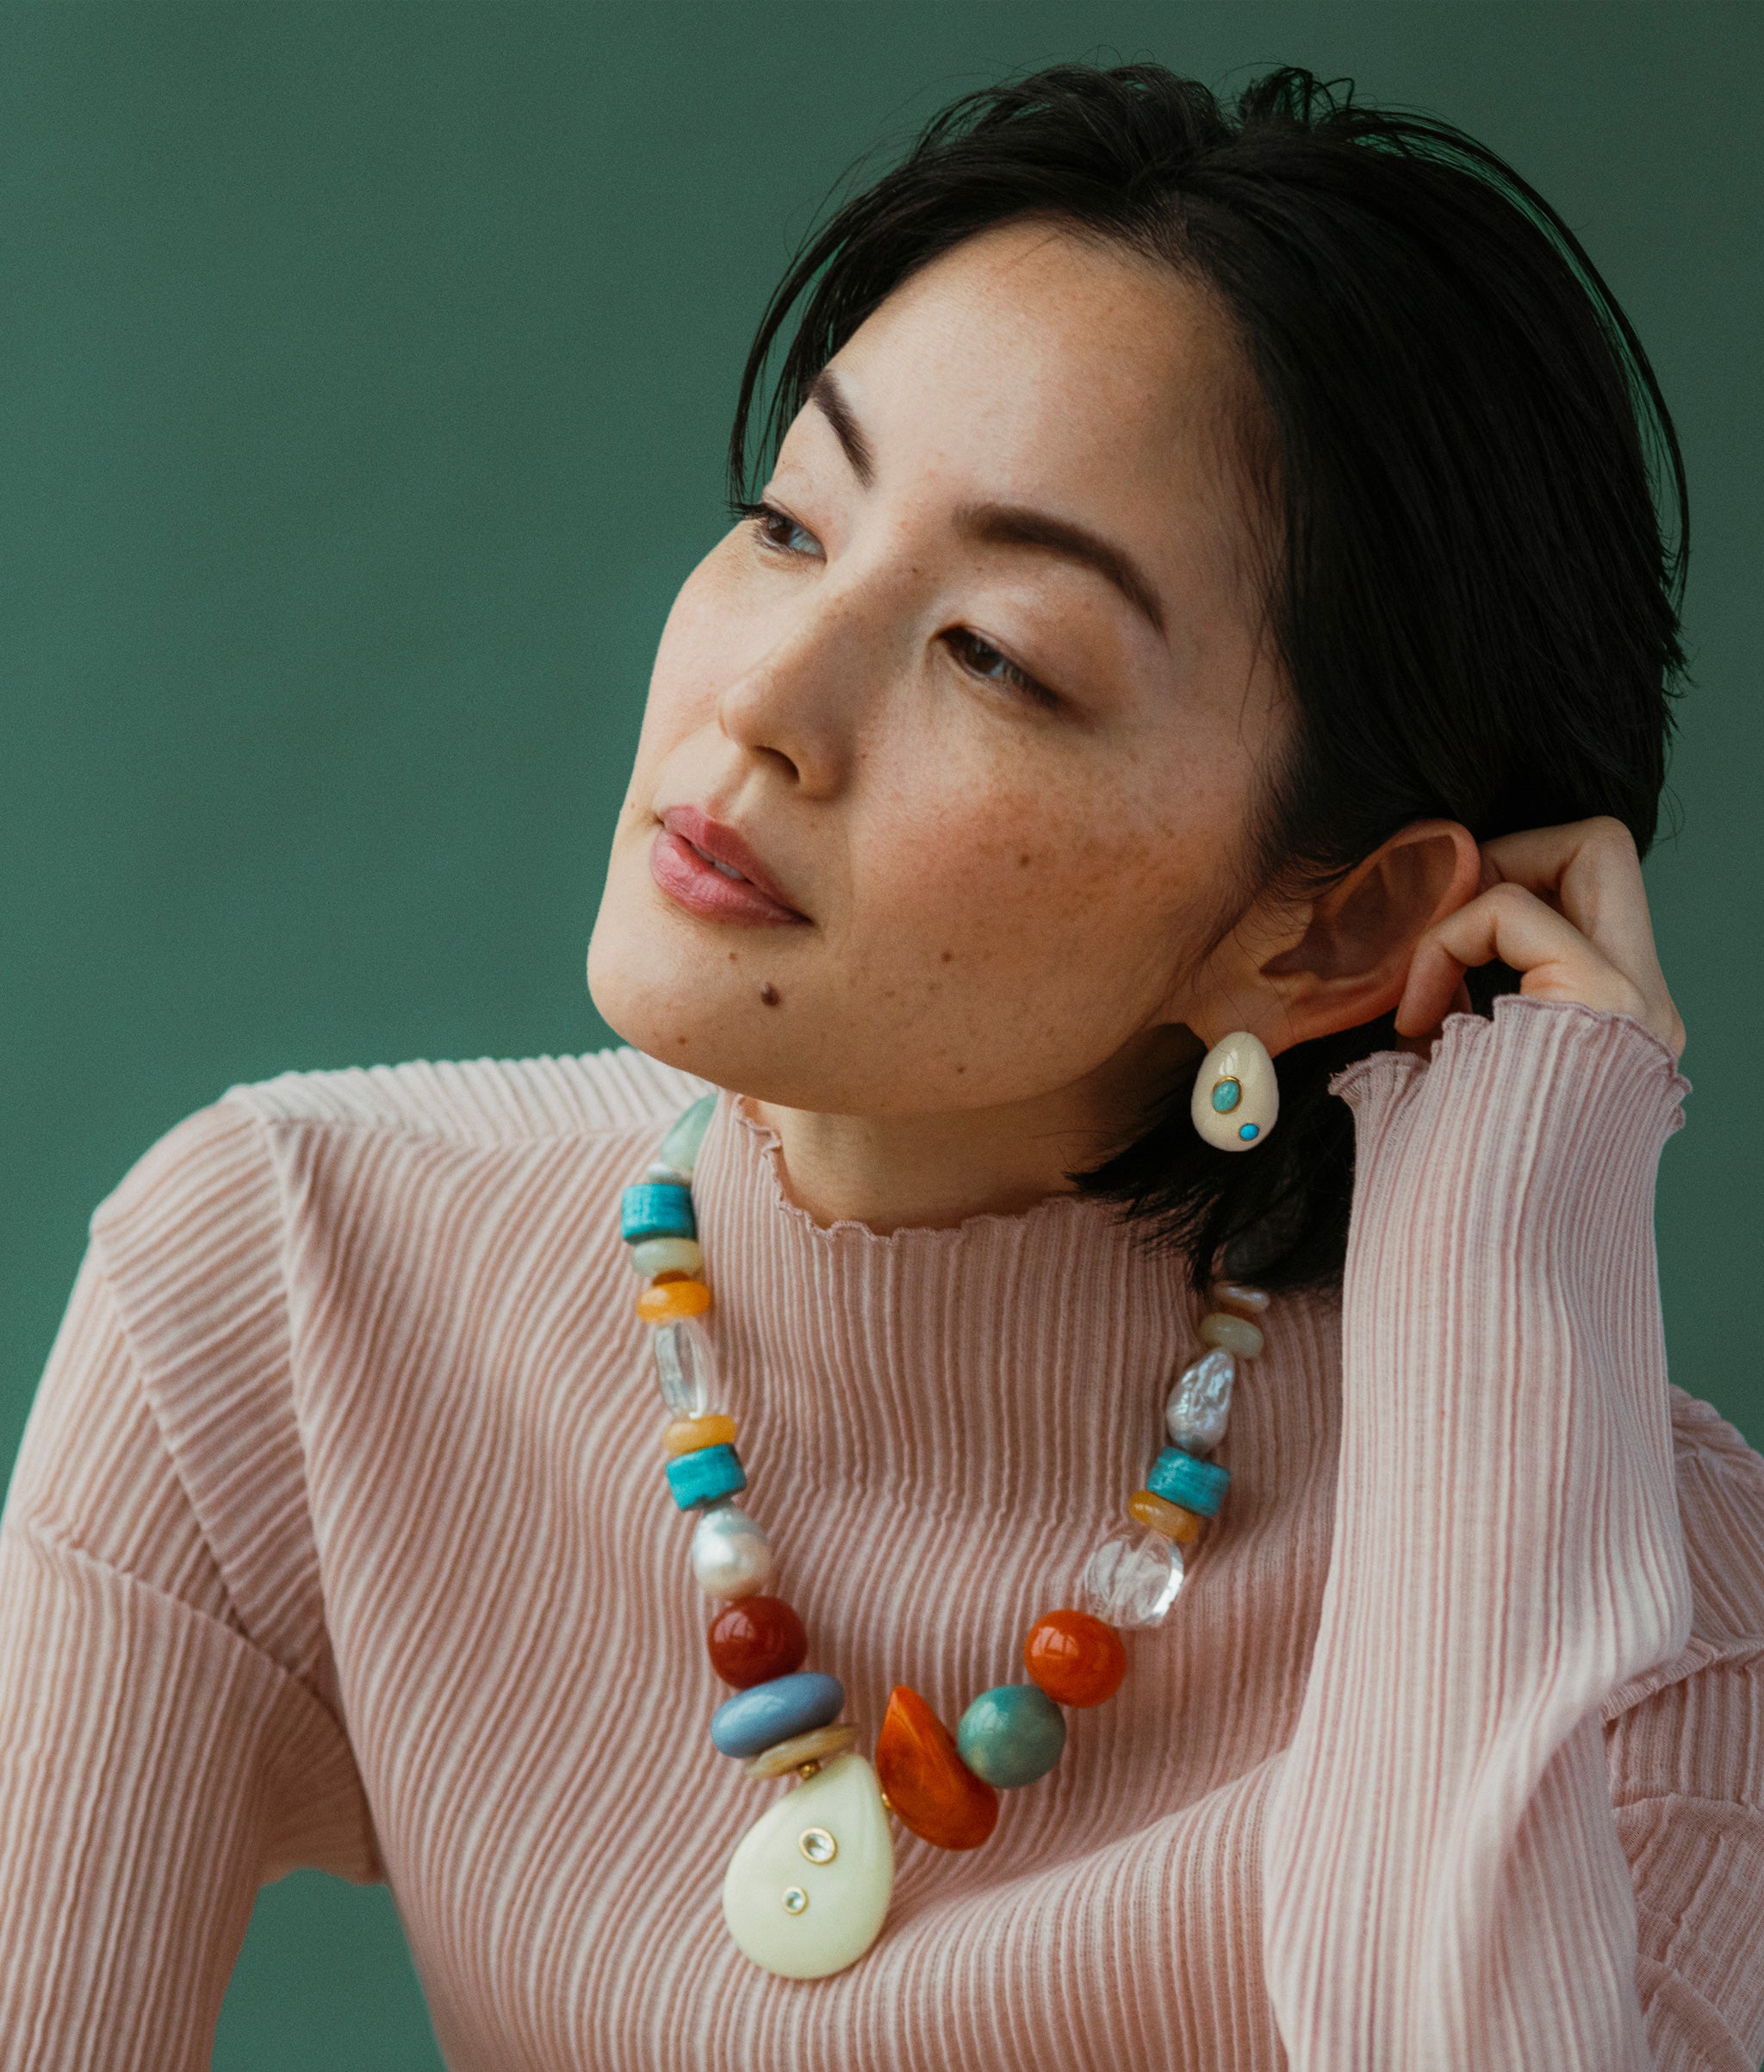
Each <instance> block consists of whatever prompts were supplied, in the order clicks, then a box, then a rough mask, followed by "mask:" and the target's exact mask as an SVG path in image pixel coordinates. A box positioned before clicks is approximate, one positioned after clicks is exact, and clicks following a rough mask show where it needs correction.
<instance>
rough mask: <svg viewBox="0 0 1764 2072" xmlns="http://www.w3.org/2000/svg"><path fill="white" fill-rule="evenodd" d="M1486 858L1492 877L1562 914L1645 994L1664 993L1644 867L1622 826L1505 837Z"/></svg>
mask: <svg viewBox="0 0 1764 2072" xmlns="http://www.w3.org/2000/svg"><path fill="white" fill-rule="evenodd" d="M1482 857H1483V863H1484V867H1485V870H1486V871H1492V872H1493V873H1494V874H1496V875H1498V876H1499V877H1500V878H1501V879H1502V880H1506V881H1507V882H1508V883H1511V884H1517V885H1522V886H1524V887H1525V889H1526V891H1527V892H1533V893H1537V895H1538V896H1539V898H1541V899H1544V900H1545V901H1547V902H1548V904H1550V905H1552V906H1557V907H1560V909H1561V910H1562V912H1563V913H1564V914H1565V915H1566V916H1567V917H1568V919H1569V920H1570V921H1572V922H1573V923H1574V924H1575V927H1576V928H1578V929H1579V930H1580V931H1581V934H1582V935H1584V936H1586V937H1587V941H1588V942H1590V943H1592V944H1593V948H1594V949H1599V950H1601V951H1602V952H1603V953H1604V954H1605V955H1606V957H1607V958H1609V960H1610V961H1611V962H1612V963H1613V964H1614V965H1616V967H1617V968H1618V970H1619V971H1621V972H1623V973H1624V974H1625V975H1626V976H1627V977H1629V978H1630V979H1631V980H1634V982H1635V984H1636V985H1637V987H1638V988H1639V989H1640V990H1641V991H1643V992H1647V991H1648V990H1649V986H1650V982H1651V981H1652V980H1655V979H1659V980H1660V989H1661V991H1662V992H1663V991H1664V989H1665V981H1664V979H1663V978H1662V977H1661V974H1660V961H1659V958H1658V955H1656V953H1655V948H1654V930H1653V925H1652V923H1651V922H1650V921H1649V915H1648V894H1647V890H1646V887H1644V886H1643V882H1642V862H1641V858H1640V857H1639V856H1637V854H1636V844H1635V840H1634V837H1632V836H1631V835H1630V831H1629V830H1628V828H1626V827H1625V826H1624V824H1623V823H1622V821H1620V820H1613V819H1611V818H1606V817H1602V816H1601V817H1600V818H1597V819H1593V820H1575V821H1573V822H1571V823H1569V824H1568V825H1567V826H1565V827H1539V828H1531V829H1528V830H1526V831H1525V833H1523V834H1517V835H1502V836H1500V837H1499V838H1498V839H1496V840H1495V841H1493V842H1488V843H1484V844H1483V849H1482Z"/></svg>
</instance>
